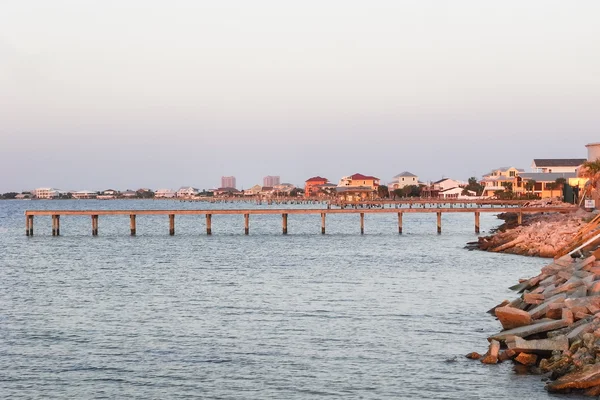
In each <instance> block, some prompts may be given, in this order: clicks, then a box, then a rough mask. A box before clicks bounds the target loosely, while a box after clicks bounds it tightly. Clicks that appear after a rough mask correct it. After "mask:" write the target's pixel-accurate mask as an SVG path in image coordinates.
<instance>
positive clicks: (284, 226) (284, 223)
mask: <svg viewBox="0 0 600 400" xmlns="http://www.w3.org/2000/svg"><path fill="white" fill-rule="evenodd" d="M287 219H288V215H287V214H281V224H282V230H283V234H284V235H287Z"/></svg>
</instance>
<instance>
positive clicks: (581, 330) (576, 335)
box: [567, 319, 597, 342]
mask: <svg viewBox="0 0 600 400" xmlns="http://www.w3.org/2000/svg"><path fill="white" fill-rule="evenodd" d="M581 321H587V322H585V323H583V324H582V325H580V326H578V327H577V328H575V329H573V330H572V331H571V332H569V333H568V334H567V339H569V342H574V341H576V340H580V339H582V338H583V335H584V334H585V333H589V332H593V331H594V330H595V329H596V328H597V325H596V324H595V323H594V322H591V321H589V320H588V319H582V320H581Z"/></svg>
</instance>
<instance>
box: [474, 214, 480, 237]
mask: <svg viewBox="0 0 600 400" xmlns="http://www.w3.org/2000/svg"><path fill="white" fill-rule="evenodd" d="M479 214H480V212H479V211H475V233H479Z"/></svg>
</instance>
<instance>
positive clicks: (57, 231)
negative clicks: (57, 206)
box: [55, 215, 60, 236]
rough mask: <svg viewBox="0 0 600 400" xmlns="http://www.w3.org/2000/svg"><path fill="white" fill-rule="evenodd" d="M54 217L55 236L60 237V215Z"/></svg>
mask: <svg viewBox="0 0 600 400" xmlns="http://www.w3.org/2000/svg"><path fill="white" fill-rule="evenodd" d="M55 217H56V236H60V215H55Z"/></svg>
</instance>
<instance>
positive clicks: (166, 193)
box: [154, 189, 177, 199]
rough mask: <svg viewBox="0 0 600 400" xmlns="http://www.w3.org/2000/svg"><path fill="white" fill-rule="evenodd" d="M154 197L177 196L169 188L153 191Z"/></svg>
mask: <svg viewBox="0 0 600 400" xmlns="http://www.w3.org/2000/svg"><path fill="white" fill-rule="evenodd" d="M154 197H155V198H157V199H172V198H174V197H177V192H175V191H174V190H171V189H158V190H157V191H156V192H154Z"/></svg>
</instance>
